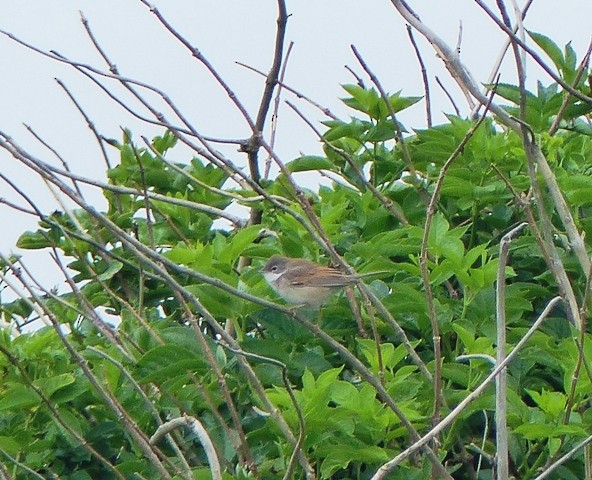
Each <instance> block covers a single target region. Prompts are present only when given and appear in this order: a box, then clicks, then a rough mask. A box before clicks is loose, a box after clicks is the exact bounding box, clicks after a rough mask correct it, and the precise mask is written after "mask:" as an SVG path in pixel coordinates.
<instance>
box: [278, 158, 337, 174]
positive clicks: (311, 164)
mask: <svg viewBox="0 0 592 480" xmlns="http://www.w3.org/2000/svg"><path fill="white" fill-rule="evenodd" d="M286 168H287V169H288V171H289V172H290V173H295V172H308V171H311V170H312V171H315V172H316V171H319V170H330V171H333V172H335V171H337V168H336V167H335V165H334V164H333V162H331V161H330V160H329V159H327V158H326V157H318V156H315V155H304V156H302V157H298V158H296V159H294V160H292V161H291V162H289V163H287V164H286Z"/></svg>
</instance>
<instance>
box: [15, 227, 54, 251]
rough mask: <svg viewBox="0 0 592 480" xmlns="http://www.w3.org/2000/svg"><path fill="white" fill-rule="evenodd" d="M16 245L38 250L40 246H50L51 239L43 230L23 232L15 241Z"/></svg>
mask: <svg viewBox="0 0 592 480" xmlns="http://www.w3.org/2000/svg"><path fill="white" fill-rule="evenodd" d="M16 246H17V247H19V248H24V249H26V250H38V249H40V248H47V247H51V246H52V242H51V240H49V238H48V237H47V235H46V234H45V233H44V232H41V231H39V230H38V231H36V232H25V233H23V234H22V235H21V236H20V237H19V239H18V240H17V242H16Z"/></svg>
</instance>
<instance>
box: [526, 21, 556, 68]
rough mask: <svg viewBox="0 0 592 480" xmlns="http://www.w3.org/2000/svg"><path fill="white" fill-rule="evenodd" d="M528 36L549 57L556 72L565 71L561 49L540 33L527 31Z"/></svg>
mask: <svg viewBox="0 0 592 480" xmlns="http://www.w3.org/2000/svg"><path fill="white" fill-rule="evenodd" d="M528 34H529V35H530V38H532V39H533V40H534V42H535V43H536V44H537V45H538V46H539V47H540V48H541V49H542V50H543V51H544V52H545V53H546V54H547V55H548V56H549V58H550V59H551V61H552V62H553V63H554V64H555V66H556V67H557V70H560V71H563V70H565V60H564V58H563V54H562V53H561V49H560V48H559V47H558V46H557V44H556V43H555V42H554V41H553V40H551V39H550V38H549V37H547V36H545V35H542V34H540V33H535V32H530V31H529V32H528Z"/></svg>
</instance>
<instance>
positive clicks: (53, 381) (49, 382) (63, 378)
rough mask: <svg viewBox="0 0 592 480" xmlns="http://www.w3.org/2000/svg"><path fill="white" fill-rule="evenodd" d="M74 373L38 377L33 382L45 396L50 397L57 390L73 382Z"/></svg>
mask: <svg viewBox="0 0 592 480" xmlns="http://www.w3.org/2000/svg"><path fill="white" fill-rule="evenodd" d="M74 380H75V378H74V375H72V374H71V373H63V374H61V375H56V376H54V377H49V378H38V379H37V380H35V381H34V382H33V384H34V385H35V386H37V387H39V388H40V389H41V391H42V392H43V393H44V394H45V396H46V397H51V396H52V395H53V394H54V393H55V392H57V391H58V390H60V389H62V388H64V387H66V386H68V385H71V384H72V383H74Z"/></svg>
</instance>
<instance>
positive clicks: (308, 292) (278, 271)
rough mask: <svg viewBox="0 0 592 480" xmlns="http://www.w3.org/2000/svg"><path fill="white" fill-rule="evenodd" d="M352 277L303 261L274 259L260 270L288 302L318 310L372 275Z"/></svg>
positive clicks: (333, 269) (283, 258)
mask: <svg viewBox="0 0 592 480" xmlns="http://www.w3.org/2000/svg"><path fill="white" fill-rule="evenodd" d="M374 273H382V272H372V273H368V274H366V275H349V274H347V273H343V272H341V271H339V270H337V269H336V268H332V267H325V266H323V265H319V264H318V263H315V262H311V261H310V260H305V259H303V258H288V257H283V256H281V255H273V256H272V257H271V258H270V259H269V260H268V261H267V263H266V264H265V266H264V267H263V268H262V269H261V274H262V275H263V277H264V278H265V280H266V281H267V283H269V285H270V286H271V288H273V289H274V290H275V291H276V292H277V294H278V295H279V296H280V297H282V298H283V299H284V300H285V301H286V302H288V303H292V304H295V305H297V306H298V307H307V308H311V309H319V308H320V307H321V305H323V304H324V303H325V302H326V301H327V300H328V299H329V298H330V297H331V295H333V294H334V293H336V292H337V291H339V289H341V288H343V287H345V286H347V285H352V284H355V283H357V282H358V281H359V280H360V278H362V277H363V276H367V275H372V274H374Z"/></svg>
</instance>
